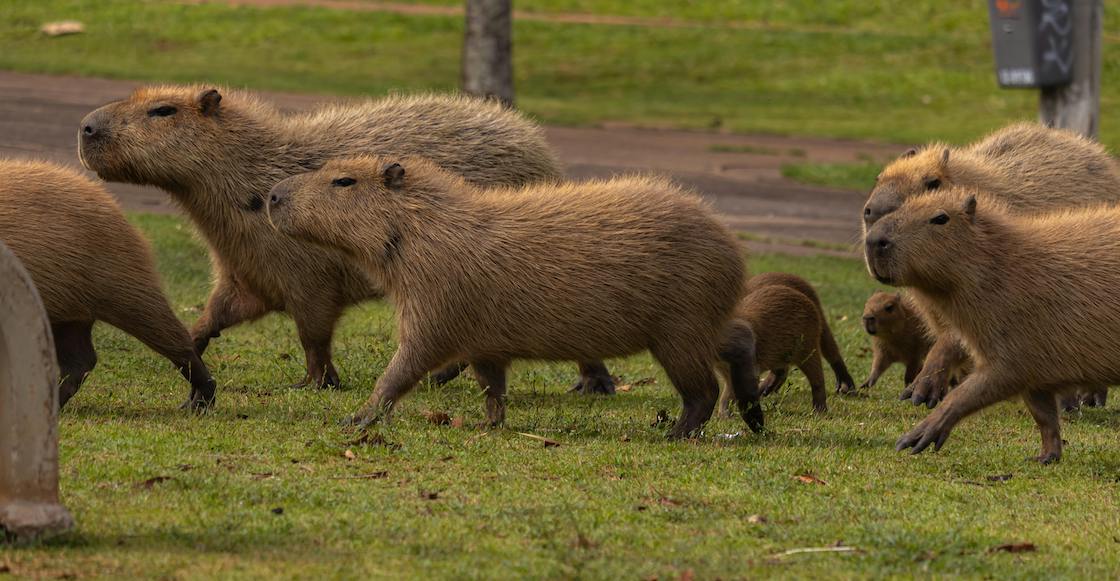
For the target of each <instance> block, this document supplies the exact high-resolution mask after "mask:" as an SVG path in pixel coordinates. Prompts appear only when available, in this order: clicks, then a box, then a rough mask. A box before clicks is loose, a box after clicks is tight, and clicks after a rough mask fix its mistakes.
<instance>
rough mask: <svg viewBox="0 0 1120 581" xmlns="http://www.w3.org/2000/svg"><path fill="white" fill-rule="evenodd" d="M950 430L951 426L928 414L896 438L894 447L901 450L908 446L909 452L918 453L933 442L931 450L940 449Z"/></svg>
mask: <svg viewBox="0 0 1120 581" xmlns="http://www.w3.org/2000/svg"><path fill="white" fill-rule="evenodd" d="M950 431H952V426H950V425H948V424H946V423H944V422H941V421H939V420H938V419H935V418H933V416H930V417H928V418H926V419H924V420H922V421H921V422H920V423H919V424H918V425H917V426H915V427H914V429H913V430H910V431H909V432H907V433H906V434H903V436H902V437H901V438H899V439H898V442H897V443H896V444H895V446H894V449H895V450H896V451H899V452H901V451H903V450H905V449H907V448H910V453H911V454H920V453H921V452H922V451H923V450H925V449H926V448H928V447H929V446H930V444H933V451H934V452H936V451H938V450H940V449H941V446H943V445H945V440H947V439H949V432H950Z"/></svg>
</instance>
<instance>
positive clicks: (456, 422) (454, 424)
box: [451, 416, 466, 428]
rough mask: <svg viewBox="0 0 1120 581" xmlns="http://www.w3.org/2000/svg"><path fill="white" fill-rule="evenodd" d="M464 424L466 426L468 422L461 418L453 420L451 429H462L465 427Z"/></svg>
mask: <svg viewBox="0 0 1120 581" xmlns="http://www.w3.org/2000/svg"><path fill="white" fill-rule="evenodd" d="M464 424H466V421H464V420H463V418H462V417H461V416H460V417H455V418H451V427H452V428H461V427H463V425H464Z"/></svg>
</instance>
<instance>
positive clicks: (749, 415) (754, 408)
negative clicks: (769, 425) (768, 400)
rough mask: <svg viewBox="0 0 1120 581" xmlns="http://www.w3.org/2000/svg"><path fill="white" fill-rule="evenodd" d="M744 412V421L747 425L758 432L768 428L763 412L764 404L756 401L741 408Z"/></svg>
mask: <svg viewBox="0 0 1120 581" xmlns="http://www.w3.org/2000/svg"><path fill="white" fill-rule="evenodd" d="M740 412H741V413H742V414H743V421H744V422H746V423H747V427H748V428H750V430H751V431H752V432H754V433H756V434H758V433H761V432H762V431H763V430H765V429H766V425H765V424H766V422H765V416H764V415H763V413H762V404H760V403H754V404H751V405H748V406H745V407H741V408H740Z"/></svg>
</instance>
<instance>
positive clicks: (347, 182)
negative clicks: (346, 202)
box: [331, 178, 358, 188]
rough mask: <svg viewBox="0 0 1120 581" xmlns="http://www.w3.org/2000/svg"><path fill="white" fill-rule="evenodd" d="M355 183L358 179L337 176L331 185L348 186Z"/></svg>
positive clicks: (337, 186)
mask: <svg viewBox="0 0 1120 581" xmlns="http://www.w3.org/2000/svg"><path fill="white" fill-rule="evenodd" d="M356 183H358V180H356V179H354V178H338V179H336V180H334V181H332V182H331V185H332V186H334V187H336V188H348V187H350V186H352V185H354V184H356Z"/></svg>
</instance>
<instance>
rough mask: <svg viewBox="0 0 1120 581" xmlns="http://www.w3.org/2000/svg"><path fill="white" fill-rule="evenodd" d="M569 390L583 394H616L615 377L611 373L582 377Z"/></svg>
mask: <svg viewBox="0 0 1120 581" xmlns="http://www.w3.org/2000/svg"><path fill="white" fill-rule="evenodd" d="M568 391H570V392H573V391H574V392H576V393H582V394H583V395H614V393H615V389H614V379H612V378H611V376H609V375H588V376H584V377H580V378H579V381H578V382H576V384H575V385H573V386H572V389H570V390H568Z"/></svg>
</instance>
